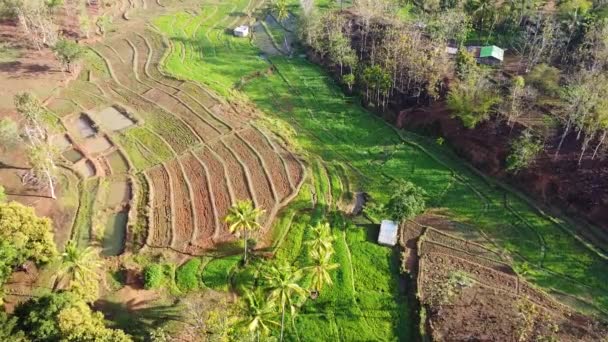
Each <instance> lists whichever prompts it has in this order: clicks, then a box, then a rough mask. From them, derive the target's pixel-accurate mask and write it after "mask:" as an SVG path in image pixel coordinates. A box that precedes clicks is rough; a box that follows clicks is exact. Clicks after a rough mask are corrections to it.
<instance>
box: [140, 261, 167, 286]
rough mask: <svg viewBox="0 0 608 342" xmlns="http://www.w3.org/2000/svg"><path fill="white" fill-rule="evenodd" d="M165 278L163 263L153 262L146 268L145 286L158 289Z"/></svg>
mask: <svg viewBox="0 0 608 342" xmlns="http://www.w3.org/2000/svg"><path fill="white" fill-rule="evenodd" d="M164 280H165V272H164V270H163V266H162V265H161V264H151V265H148V266H146V268H144V287H145V288H146V289H157V288H159V287H160V286H161V285H162V284H163V282H164Z"/></svg>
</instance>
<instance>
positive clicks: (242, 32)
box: [234, 25, 249, 37]
mask: <svg viewBox="0 0 608 342" xmlns="http://www.w3.org/2000/svg"><path fill="white" fill-rule="evenodd" d="M234 35H235V36H236V37H247V36H249V26H247V25H241V26H239V27H237V28H235V29H234Z"/></svg>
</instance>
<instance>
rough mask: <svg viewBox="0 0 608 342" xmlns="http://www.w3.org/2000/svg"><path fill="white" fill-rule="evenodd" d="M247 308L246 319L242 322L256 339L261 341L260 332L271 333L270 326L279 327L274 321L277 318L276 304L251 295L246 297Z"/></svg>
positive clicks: (248, 294)
mask: <svg viewBox="0 0 608 342" xmlns="http://www.w3.org/2000/svg"><path fill="white" fill-rule="evenodd" d="M245 297H246V299H247V306H246V307H245V312H244V315H245V318H244V319H243V320H242V321H241V322H240V323H241V324H242V325H243V326H244V327H245V328H246V329H247V331H249V332H250V333H252V334H255V335H256V339H257V340H258V341H259V340H260V332H262V333H264V334H266V333H268V332H269V331H270V327H269V326H270V325H279V323H278V322H276V321H274V317H275V316H276V312H275V307H274V305H275V303H274V302H271V301H265V300H264V299H262V298H259V296H257V295H255V294H251V293H249V292H248V293H247V294H246V295H245Z"/></svg>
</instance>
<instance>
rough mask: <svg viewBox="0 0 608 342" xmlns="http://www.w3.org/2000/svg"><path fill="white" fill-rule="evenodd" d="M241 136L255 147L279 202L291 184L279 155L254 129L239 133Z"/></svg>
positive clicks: (289, 189)
mask: <svg viewBox="0 0 608 342" xmlns="http://www.w3.org/2000/svg"><path fill="white" fill-rule="evenodd" d="M241 136H242V137H243V138H244V139H246V140H247V141H248V142H249V143H250V144H251V145H252V146H253V148H254V149H256V150H257V151H258V152H259V153H260V155H261V156H262V158H263V159H264V162H265V164H266V166H267V167H268V169H269V172H270V179H271V180H272V182H273V183H274V186H275V189H276V190H277V193H278V195H279V198H278V200H279V202H280V201H282V200H283V199H285V198H286V197H287V196H289V195H290V194H291V185H290V184H289V178H288V176H287V171H286V170H285V166H284V165H283V162H282V161H281V159H280V156H279V155H278V154H277V153H275V152H274V150H273V149H272V146H270V145H269V144H268V142H267V141H266V139H265V138H264V137H263V136H262V135H261V134H260V133H259V132H258V131H256V130H254V129H249V130H246V131H244V132H242V133H241Z"/></svg>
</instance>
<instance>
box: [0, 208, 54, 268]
mask: <svg viewBox="0 0 608 342" xmlns="http://www.w3.org/2000/svg"><path fill="white" fill-rule="evenodd" d="M0 239H1V240H2V241H5V242H7V243H9V244H10V245H11V246H14V247H15V248H16V250H17V253H18V257H17V260H18V262H24V261H25V260H32V261H34V262H37V263H46V262H48V261H50V260H51V259H52V258H53V257H54V256H55V255H56V254H57V250H56V247H55V242H54V241H53V233H52V226H51V220H49V219H48V218H41V217H38V216H36V214H35V213H34V209H32V208H29V207H26V206H24V205H22V204H19V203H16V202H10V203H4V204H0Z"/></svg>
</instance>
